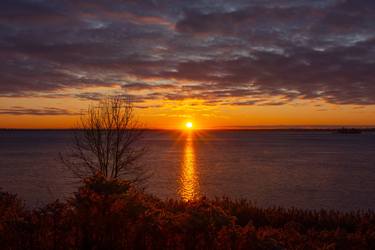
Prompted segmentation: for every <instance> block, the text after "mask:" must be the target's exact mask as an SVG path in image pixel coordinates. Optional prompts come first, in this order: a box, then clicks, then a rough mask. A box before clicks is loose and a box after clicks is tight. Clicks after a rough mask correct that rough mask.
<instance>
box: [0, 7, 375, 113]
mask: <svg viewBox="0 0 375 250" xmlns="http://www.w3.org/2000/svg"><path fill="white" fill-rule="evenodd" d="M374 20H375V2H374V1H372V0H346V1H345V0H325V1H323V0H322V1H307V0H306V1H303V0H302V1H293V0H291V1H285V0H277V1H276V0H274V1H272V0H267V1H240V0H238V1H210V0H200V1H193V2H191V1H147V0H145V1H102V0H95V1H80V0H75V1H73V0H65V1H57V0H48V1H47V0H39V1H32V0H11V1H10V0H4V1H1V2H0V55H1V58H2V63H1V64H0V96H10V97H11V96H28V95H35V93H45V94H48V92H51V91H56V90H61V89H64V88H77V87H79V88H81V87H91V86H113V85H118V86H121V87H122V88H123V89H125V90H127V91H129V95H133V97H134V98H135V99H137V100H138V101H139V102H142V101H144V100H149V99H170V100H180V99H184V98H201V99H204V100H206V101H207V103H208V104H209V103H211V104H218V103H221V104H232V105H283V104H285V103H288V102H290V101H292V100H296V99H312V100H313V99H320V100H325V101H327V102H329V103H335V104H358V105H369V104H371V105H372V104H375V25H374ZM139 91H147V93H148V94H145V93H144V92H143V93H141V94H138V95H137V93H138V92H139ZM51 96H52V95H51ZM98 96H100V94H98V93H89V92H88V93H81V94H79V96H78V95H77V98H86V99H97V98H98ZM274 96H277V97H279V98H280V101H277V102H274V101H267V100H266V99H265V98H267V97H274ZM230 98H232V99H233V98H236V100H237V99H238V101H231V102H229V101H228V99H230ZM1 112H2V113H4V112H7V111H6V110H2V111H1ZM9 112H13V111H12V110H10V111H9ZM14 112H15V113H17V112H18V111H17V110H14ZM19 112H20V113H22V111H19ZM31 113H32V111H31ZM35 113H38V112H35ZM41 113H43V112H41ZM46 113H48V112H46Z"/></svg>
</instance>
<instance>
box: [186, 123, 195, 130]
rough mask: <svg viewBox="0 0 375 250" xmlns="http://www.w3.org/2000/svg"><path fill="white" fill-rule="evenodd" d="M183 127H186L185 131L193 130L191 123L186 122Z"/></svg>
mask: <svg viewBox="0 0 375 250" xmlns="http://www.w3.org/2000/svg"><path fill="white" fill-rule="evenodd" d="M185 127H186V128H187V129H192V128H193V123H192V122H186V123H185Z"/></svg>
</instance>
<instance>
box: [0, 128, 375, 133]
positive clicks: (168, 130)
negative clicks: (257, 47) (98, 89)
mask: <svg viewBox="0 0 375 250" xmlns="http://www.w3.org/2000/svg"><path fill="white" fill-rule="evenodd" d="M342 129H346V130H352V129H353V130H354V129H355V130H359V131H361V132H375V127H334V128H225V129H223V128H213V129H196V131H207V132H338V131H340V130H342ZM80 130H81V129H68V128H67V129H56V128H0V132H8V131H30V132H33V131H35V132H36V131H48V132H54V131H55V132H64V131H80ZM143 130H144V131H152V132H176V131H181V129H151V128H146V129H143Z"/></svg>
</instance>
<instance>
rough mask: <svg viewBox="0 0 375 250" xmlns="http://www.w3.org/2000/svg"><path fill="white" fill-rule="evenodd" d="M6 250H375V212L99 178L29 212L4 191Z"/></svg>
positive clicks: (1, 239)
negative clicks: (162, 193)
mask: <svg viewBox="0 0 375 250" xmlns="http://www.w3.org/2000/svg"><path fill="white" fill-rule="evenodd" d="M0 248H1V249H375V213H374V212H355V213H354V212H353V213H340V212H337V211H324V210H322V211H304V210H299V209H282V208H266V209H264V208H259V207H256V206H254V205H253V204H252V203H250V202H248V201H245V200H240V201H231V200H229V199H225V198H224V199H216V200H207V199H204V198H203V199H201V200H198V201H192V202H183V201H178V200H166V201H161V200H159V199H157V198H155V197H152V196H149V195H147V194H145V193H143V192H141V191H138V190H137V189H135V188H133V187H132V186H131V185H130V184H129V183H128V182H124V181H119V180H111V181H108V180H106V179H105V177H103V176H100V175H96V176H95V177H91V178H88V179H86V180H85V181H84V185H83V186H82V187H81V188H79V190H78V191H77V192H76V193H75V195H74V197H73V198H71V199H70V200H68V201H66V202H59V201H56V202H54V203H52V204H49V205H47V206H45V207H43V208H39V209H34V210H28V209H26V208H25V207H24V205H23V203H22V202H21V201H20V200H19V199H17V197H16V196H15V195H11V194H8V193H4V192H1V193H0Z"/></svg>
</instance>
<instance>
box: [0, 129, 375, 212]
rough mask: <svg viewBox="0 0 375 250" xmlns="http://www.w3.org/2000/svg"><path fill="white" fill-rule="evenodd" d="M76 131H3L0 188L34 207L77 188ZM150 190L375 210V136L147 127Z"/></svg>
mask: <svg viewBox="0 0 375 250" xmlns="http://www.w3.org/2000/svg"><path fill="white" fill-rule="evenodd" d="M71 137H72V134H71V132H67V131H65V132H62V131H60V132H56V131H32V132H30V131H7V132H0V186H1V187H2V188H3V190H6V191H9V192H12V193H17V194H18V195H19V196H20V197H21V198H22V199H24V200H25V201H26V203H27V204H29V205H32V206H35V205H42V204H45V203H46V202H49V201H53V200H54V199H56V198H60V199H64V198H66V197H69V195H71V194H72V192H74V190H75V189H76V187H77V183H76V182H75V179H74V177H73V176H72V175H71V173H70V172H69V171H67V170H66V169H65V168H64V167H63V166H62V164H61V163H60V161H59V159H58V158H59V156H58V154H59V152H62V151H64V150H66V149H67V147H68V146H69V143H70V141H71ZM142 143H144V144H145V145H146V146H147V148H148V153H147V155H146V156H145V157H144V158H143V159H142V161H143V164H144V165H145V166H147V168H148V169H149V170H150V171H151V172H152V177H151V178H150V179H149V181H148V183H147V190H148V192H150V193H153V194H155V195H157V196H159V197H161V198H167V197H172V198H181V199H184V200H188V199H195V198H197V197H199V196H202V195H205V196H207V197H215V196H219V197H221V196H229V197H232V198H247V199H251V200H253V201H255V202H256V203H257V204H258V205H260V206H284V207H292V206H294V207H299V208H307V209H320V208H328V209H339V210H344V211H348V210H354V209H375V153H374V152H375V134H371V133H364V134H359V135H350V134H334V133H331V132H275V131H273V132H251V131H247V132H246V131H237V132H236V131H211V132H200V133H198V132H195V133H193V134H189V133H181V132H160V131H159V132H156V131H154V132H147V133H146V135H145V139H144V141H143V142H142Z"/></svg>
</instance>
